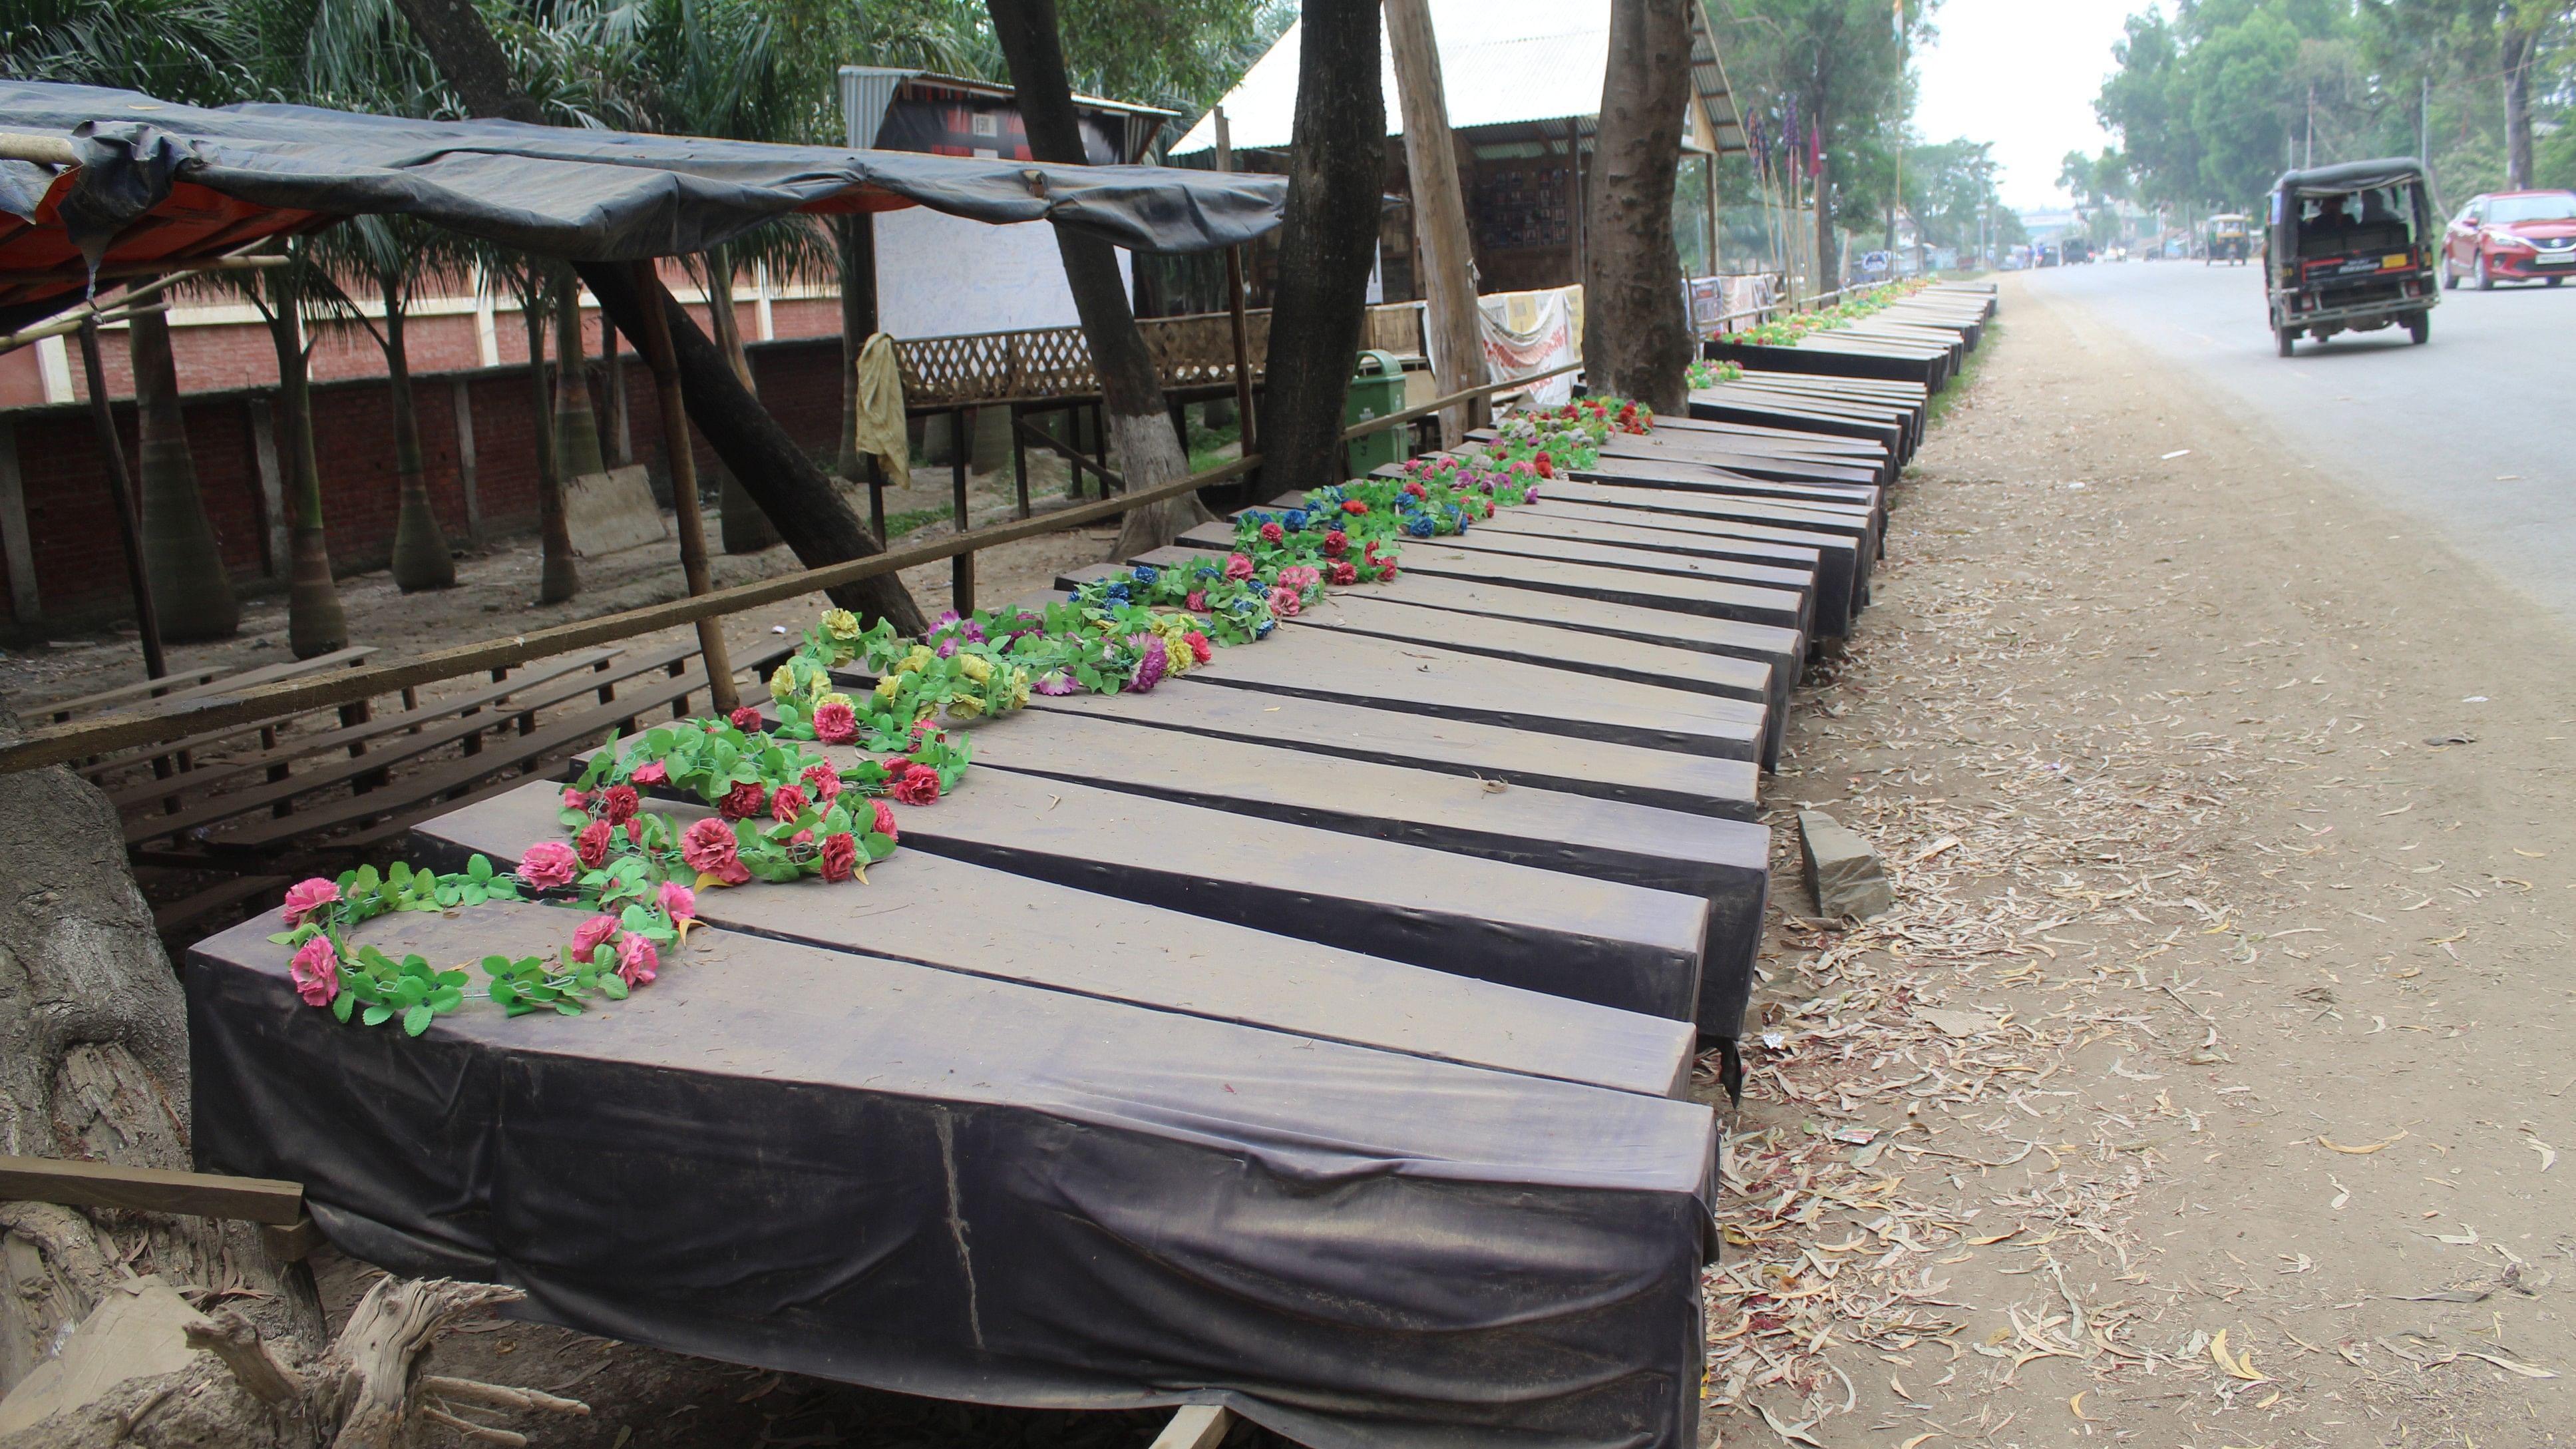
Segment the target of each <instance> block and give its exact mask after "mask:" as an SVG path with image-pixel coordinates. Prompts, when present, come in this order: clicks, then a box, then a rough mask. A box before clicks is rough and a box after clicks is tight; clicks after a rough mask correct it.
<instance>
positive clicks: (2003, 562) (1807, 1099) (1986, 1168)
mask: <svg viewBox="0 0 2576 1449" xmlns="http://www.w3.org/2000/svg"><path fill="white" fill-rule="evenodd" d="M2003 321H2004V327H2003V335H2002V337H2001V338H2000V339H1999V342H1998V345H1996V346H1995V347H1994V348H1993V349H1991V352H1990V355H1989V356H1988V358H1987V359H1986V360H1985V362H1984V365H1983V367H1982V369H1981V371H1980V373H1979V375H1978V376H1977V377H1976V379H1975V380H1974V382H1973V384H1972V386H1971V388H1970V389H1969V391H1968V392H1967V394H1966V396H1965V397H1964V399H1962V400H1961V401H1960V402H1959V403H1958V404H1956V406H1955V407H1954V409H1953V411H1952V414H1951V416H1950V418H1949V419H1948V420H1947V421H1946V423H1945V424H1944V425H1943V426H1942V427H1941V428H1940V429H1939V430H1938V431H1937V433H1936V434H1935V436H1934V438H1933V440H1932V442H1931V444H1930V445H1929V446H1928V447H1927V448H1926V449H1925V450H1924V452H1923V453H1922V455H1921V457H1920V458H1919V459H1918V461H1917V465H1916V469H1915V476H1914V478H1913V480H1912V482H1911V484H1910V486H1909V487H1908V488H1907V489H1906V490H1905V491H1904V494H1903V497H1902V500H1901V503H1900V509H1899V512H1898V513H1897V516H1896V519H1895V522H1894V525H1893V528H1892V531H1891V538H1890V542H1889V545H1888V555H1889V556H1888V559H1887V563H1886V566H1885V568H1884V571H1883V572H1882V573H1881V575H1880V579H1881V583H1880V588H1879V599H1878V607H1877V608H1875V609H1873V610H1871V611H1870V613H1869V614H1868V615H1867V617H1866V619H1865V622H1864V623H1863V625H1862V627H1861V630H1860V636H1861V637H1860V638H1859V639H1858V640H1856V641H1855V642H1854V645H1853V647H1852V649H1851V651H1850V652H1849V654H1848V655H1847V656H1846V657H1845V658H1843V659H1841V660H1840V661H1838V662H1837V663H1836V664H1835V665H1834V666H1833V667H1831V668H1830V669H1829V670H1825V671H1820V672H1819V674H1818V675H1817V677H1815V678H1813V679H1811V680H1810V681H1809V683H1810V685H1811V686H1813V687H1812V688H1811V689H1810V690H1807V691H1802V703H1803V704H1804V705H1805V706H1806V707H1804V708H1802V709H1801V710H1800V712H1799V714H1798V716H1797V718H1796V719H1795V720H1794V721H1793V723H1792V726H1791V736H1790V739H1791V747H1792V748H1791V754H1790V757H1789V759H1788V761H1787V763H1786V764H1785V765H1784V768H1783V770H1782V772H1781V775H1780V777H1779V779H1778V780H1777V782H1776V783H1775V785H1774V787H1773V790H1772V795H1771V798H1772V800H1773V802H1774V803H1775V805H1776V806H1777V807H1778V809H1777V812H1776V818H1777V819H1778V820H1779V822H1780V824H1781V829H1780V831H1779V832H1778V837H1777V838H1778V839H1779V842H1780V845H1781V853H1780V855H1779V856H1778V858H1777V864H1778V867H1779V875H1778V877H1777V880H1776V886H1775V892H1774V915H1775V923H1774V927H1773V930H1772V934H1771V937H1770V942H1769V946H1768V954H1767V956H1766V962H1765V965H1766V969H1767V970H1768V971H1769V973H1770V978H1769V981H1768V984H1767V986H1766V988H1765V990H1764V991H1763V993H1762V995H1761V998H1760V1001H1759V1004H1758V1011H1759V1012H1760V1014H1761V1016H1762V1025H1761V1031H1762V1033H1763V1035H1762V1037H1761V1039H1760V1042H1759V1044H1758V1045H1757V1046H1756V1047H1755V1049H1754V1050H1753V1052H1752V1053H1751V1057H1752V1061H1753V1070H1752V1080H1751V1085H1750V1087H1749V1089H1748V1092H1747V1094H1746V1098H1745V1102H1744V1105H1743V1108H1742V1110H1741V1111H1740V1112H1739V1113H1738V1114H1736V1115H1735V1116H1734V1118H1733V1120H1732V1132H1731V1134H1730V1140H1729V1160H1728V1163H1727V1189H1726V1191H1725V1194H1724V1197H1723V1200H1722V1214H1721V1215H1722V1219H1723V1223H1724V1227H1725V1236H1726V1240H1727V1247H1726V1259H1725V1261H1724V1262H1723V1263H1722V1264H1721V1265H1720V1266H1719V1267H1718V1268H1717V1269H1715V1270H1713V1271H1712V1272H1711V1274H1710V1275H1709V1284H1710V1288H1709V1306H1710V1312H1709V1333H1710V1337H1711V1341H1712V1350H1711V1356H1712V1362H1711V1371H1710V1376H1709V1383H1708V1390H1707V1392H1708V1394H1709V1396H1710V1400H1711V1404H1712V1412H1711V1413H1710V1414H1709V1415H1708V1416H1707V1418H1706V1420H1705V1424H1704V1436H1705V1437H1706V1438H1708V1440H1709V1441H1710V1442H1721V1441H1722V1442H1724V1443H1726V1444H1730V1445H1765V1444H1773V1443H1803V1444H1810V1445H1826V1446H1836V1449H1839V1446H1845V1445H1873V1446H1875V1445H1886V1446H1897V1449H1912V1446H1927V1445H1929V1446H1937V1445H1943V1444H1951V1443H1978V1444H1993V1445H2002V1446H2015V1445H2019V1446H2031V1445H2039V1444H2059V1443H2065V1442H2069V1441H2076V1440H2085V1439H2111V1440H2119V1441H2129V1442H2135V1443H2139V1444H2147V1445H2156V1446H2192V1449H2222V1446H2242V1449H2256V1446H2261V1449H2273V1446H2289V1445H2333V1446H2348V1445H2354V1446H2357V1445H2409V1446H2437V1449H2438V1446H2462V1449H2468V1446H2483V1449H2505V1446H2521V1445H2544V1444H2560V1443H2566V1442H2569V1441H2570V1439H2571V1437H2576V1400H2571V1396H2570V1392H2569V1387H2568V1381H2567V1380H2566V1379H2564V1378H2561V1377H2560V1375H2562V1374H2576V1335H2571V1329H2570V1324H2569V1322H2568V1319H2567V1317H2566V1314H2565V1311H2564V1308H2563V1303H2564V1300H2565V1298H2566V1295H2567V1294H2568V1292H2569V1291H2570V1289H2571V1287H2576V1262H2571V1255H2576V1223H2572V1222H2571V1221H2570V1219H2569V1217H2568V1213H2567V1207H2566V1198H2565V1196H2564V1194H2563V1190H2562V1189H2563V1180H2564V1179H2565V1178H2566V1177H2567V1174H2565V1173H2560V1172H2558V1171H2556V1168H2557V1167H2558V1166H2561V1165H2565V1166H2567V1167H2568V1168H2569V1170H2570V1172H2576V1162H2571V1163H2567V1164H2561V1163H2560V1162H2559V1161H2558V1159H2559V1156H2560V1148H2559V1147H2558V1146H2556V1145H2554V1144H2559V1143H2565V1144H2567V1145H2568V1146H2569V1147H2570V1148H2576V1132H2571V1128H2570V1126H2569V1123H2568V1120H2567V1119H2568V1110H2569V1108H2568V1103H2567V1100H2566V1098H2565V1097H2564V1096H2563V1095H2562V1094H2564V1093H2566V1092H2567V1091H2568V1090H2569V1088H2570V1087H2571V1086H2572V1085H2576V1053H2571V1051H2570V1050H2569V1048H2570V1036H2571V1033H2570V1030H2569V1027H2568V1024H2567V1019H2566V1018H2567V1002H2568V996H2569V983H2568V982H2567V980H2566V977H2565V956H2566V944H2567V941H2568V939H2569V938H2568V935H2567V933H2566V931H2565V930H2564V929H2562V922H2563V920H2564V919H2565V917H2566V915H2567V913H2568V906H2567V899H2568V898H2567V896H2566V892H2567V891H2568V890H2570V889H2576V870H2571V865H2576V828H2571V822H2570V819H2569V816H2568V813H2567V810H2566V808H2565V807H2566V801H2567V795H2568V789H2567V783H2566V781H2567V771H2568V768H2569V761H2570V755H2569V752H2568V751H2564V750H2553V749H2550V748H2548V746H2551V745H2556V744H2563V743H2567V742H2568V740H2569V738H2570V737H2571V736H2576V719H2571V718H2570V717H2571V716H2572V715H2576V708H2571V707H2570V706H2571V705H2572V704H2576V688H2571V686H2570V683H2569V680H2568V671H2567V668H2566V664H2567V661H2568V658H2569V654H2570V642H2571V641H2570V639H2569V637H2568V634H2567V632H2566V630H2565V628H2564V627H2563V626H2562V625H2560V624H2559V623H2557V622H2555V621H2554V620H2552V619H2550V618H2548V617H2546V616H2544V614H2543V613H2542V611H2540V610H2537V609H2534V608H2533V607H2532V606H2531V605H2530V603H2529V602H2528V601H2527V599H2526V598H2525V597H2524V596H2523V595H2522V594H2521V593H2519V592H2518V591H2517V590H2516V589H2515V588H2514V587H2513V585H2512V584H2511V582H2510V581H2508V580H2505V579H2501V578H2498V577H2496V576H2495V575H2493V574H2492V573H2490V572H2489V571H2488V570H2487V569H2486V568H2484V567H2483V566H2482V565H2481V564H2480V562H2479V561H2478V560H2477V559H2475V558H2472V557H2465V556H2462V555H2459V554H2456V553H2453V552H2451V551H2450V550H2448V549H2447V548H2445V547H2444V546H2442V545H2441V544H2440V543H2438V542H2437V541H2435V540H2434V539H2432V538H2431V537H2429V536H2428V535H2427V533H2426V532H2425V530H2423V529H2421V528H2419V527H2414V526H2411V525H2409V524H2407V523H2405V522H2403V521H2401V520H2399V519H2398V518H2396V517H2395V516H2393V515H2391V514H2389V513H2387V512H2386V511H2384V510H2383V509H2380V508H2378V507H2376V506H2374V505H2373V504H2371V503H2370V502H2369V501H2368V500H2367V499H2366V498H2365V497H2364V496H2363V495H2362V494H2361V493H2360V492H2359V491H2358V490H2357V489H2355V488H2353V487H2351V486H2348V485H2346V484H2344V483H2342V482H2339V481H2337V480H2336V479H2335V478H2333V477H2330V476H2327V475H2326V474H2325V473H2324V472H2323V471H2321V470H2320V469H2318V468H2316V467H2314V466H2312V464H2311V463H2310V462H2309V461H2308V460H2307V459H2304V458H2303V457H2301V456H2300V455H2299V454H2298V453H2297V452H2295V451H2293V450H2291V449H2289V448H2287V447H2286V446H2285V445H2284V444H2283V443H2282V442H2281V441H2280V440H2279V439H2277V438H2275V437H2273V436H2271V435H2269V434H2267V433H2265V432H2264V431H2262V430H2261V429H2260V428H2259V427H2256V426H2254V425H2252V424H2250V423H2248V422H2246V421H2244V418H2243V415H2242V414H2240V413H2239V412H2238V411H2237V410H2236V409H2235V408H2233V407H2232V406H2231V404H2230V402H2229V400H2228V399H2227V398H2225V397H2223V396H2214V395H2211V394H2210V393H2208V392H2206V391H2204V390H2203V389H2201V388H2200V387H2198V386H2196V385H2195V384H2194V383H2193V382H2192V380H2191V379H2189V378H2187V377H2184V376H2179V375H2177V374H2176V373H2175V372H2173V371H2172V370H2171V369H2170V368H2168V367H2167V366H2165V365H2164V364H2163V363H2162V362H2161V361H2160V360H2159V359H2157V358H2155V357H2153V356H2151V355H2149V354H2145V353H2143V352H2141V351H2140V350H2139V349H2138V348H2137V347H2136V346H2135V345H2134V344H2133V343H2131V342H2129V341H2128V340H2127V339H2126V337H2125V336H2124V334H2121V333H2119V332H2117V331H2115V330H2113V329H2111V328H2109V327H2107V326H2104V325H2102V324H2100V323H2099V322H2097V321H2096V320H2095V319H2094V318H2092V316H2091V315H2090V314H2088V313H2086V312H2085V311H2083V310H2081V308H2080V307H2078V306H2076V305H2073V304H2069V303H2065V302H2054V303H2052V302H2049V301H2047V300H2045V299H2043V298H2039V297H2036V296H2033V295H2032V294H2031V293H2030V292H2028V291H2027V290H2025V289H2023V288H2021V287H2019V286H2017V285H2016V284H2015V282H2013V281H2011V280H2007V281H2006V282H2005V284H2004V314H2003ZM2185 449H2188V450H2189V451H2188V452H2187V453H2183V452H2182V451H2181V450H2185ZM2177 454H2178V456H2168V455H2177ZM1800 803H1809V804H1814V805H1819V806H1822V807H1824V808H1826V809H1828V810H1830V811H1832V812H1834V813H1836V814H1837V815H1838V816H1839V817H1840V818H1841V819H1842V820H1843V821H1844V822H1845V823H1846V824H1849V825H1853V826H1855V827H1857V828H1859V829H1860V830H1862V831H1863V832H1865V833H1866V834H1868V835H1869V836H1871V837H1872V838H1873V839H1874V840H1875V842H1876V843H1877V844H1878V846H1879V847H1880V849H1881V850H1882V851H1884V852H1885V853H1886V855H1887V856H1888V857H1889V859H1890V861H1891V864H1892V869H1893V871H1894V873H1895V875H1896V878H1897V883H1898V895H1899V906H1898V908H1897V910H1896V911H1895V912H1894V913H1892V914H1890V915H1887V916H1884V917H1881V918H1879V919H1878V920H1875V921H1873V922H1870V923H1868V925H1866V926H1865V927H1863V928H1860V929H1856V930H1851V931H1841V930H1836V929H1831V928H1821V929H1820V928H1815V927H1817V926H1818V925H1819V923H1812V922H1805V921H1801V920H1799V919H1796V918H1795V914H1796V913H1798V912H1803V911H1807V910H1810V909H1812V903H1811V902H1810V900H1809V898H1808V897H1807V895H1806V892H1805V891H1804V889H1803V887H1802V886H1801V885H1800V884H1799V883H1798V881H1797V875H1796V871H1797V857H1796V853H1795V846H1794V836H1793V832H1794V826H1793V824H1792V823H1791V821H1790V814H1791V812H1792V811H1793V810H1794V808H1795V807H1796V805H1798V804H1800ZM1784 913H1785V914H1784Z"/></svg>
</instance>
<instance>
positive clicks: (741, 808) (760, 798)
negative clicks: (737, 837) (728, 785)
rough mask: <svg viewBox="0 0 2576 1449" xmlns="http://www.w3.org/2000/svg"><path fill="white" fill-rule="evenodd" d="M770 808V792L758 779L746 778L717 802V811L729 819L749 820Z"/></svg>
mask: <svg viewBox="0 0 2576 1449" xmlns="http://www.w3.org/2000/svg"><path fill="white" fill-rule="evenodd" d="M768 808H769V792H768V791H767V790H764V789H762V788H761V787H760V782H759V781H757V780H745V781H743V782H742V783H741V784H738V785H736V786H734V787H733V788H732V789H731V790H729V791H727V792H726V793H725V797H724V798H723V799H722V800H719V801H717V802H716V813H717V814H719V815H722V816H723V817H724V818H726V819H727V820H749V819H750V818H751V817H753V816H754V815H758V814H760V813H761V812H763V811H765V810H767V809H768Z"/></svg>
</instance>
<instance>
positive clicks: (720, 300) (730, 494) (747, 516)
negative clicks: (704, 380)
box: [705, 247, 778, 553]
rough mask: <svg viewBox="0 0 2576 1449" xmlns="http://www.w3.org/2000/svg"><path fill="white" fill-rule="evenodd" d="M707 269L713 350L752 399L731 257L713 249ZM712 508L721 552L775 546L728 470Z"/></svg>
mask: <svg viewBox="0 0 2576 1449" xmlns="http://www.w3.org/2000/svg"><path fill="white" fill-rule="evenodd" d="M705 261H706V267H707V320H708V321H710V322H712V323H714V324H715V334H716V346H718V347H720V348H723V349H724V354H725V357H726V359H727V360H728V361H730V362H731V363H732V364H733V375H734V377H735V378H736V379H738V380H739V381H740V382H741V383H742V390H743V391H744V392H747V393H750V394H751V395H752V396H753V397H755V398H757V397H758V396H760V388H759V386H758V384H756V383H755V382H754V381H753V379H752V376H751V354H750V353H748V352H745V351H743V347H742V318H741V317H740V316H739V315H737V314H736V313H735V311H734V309H733V254H732V253H731V252H728V251H726V250H725V249H724V248H723V247H717V248H715V249H713V250H711V251H709V252H707V253H706V254H705ZM716 472H717V483H716V498H717V504H716V506H717V507H718V508H719V509H721V510H722V519H723V527H724V551H725V552H727V553H758V552H760V551H761V550H762V549H765V548H774V547H776V546H777V544H778V529H777V526H776V525H774V524H772V523H771V522H770V521H769V515H768V514H766V513H763V512H761V511H760V505H759V504H758V503H755V502H753V501H752V497H751V494H750V492H749V491H748V490H746V489H745V488H744V487H743V486H742V483H741V481H740V480H739V479H737V478H735V477H734V472H733V470H732V469H731V468H725V467H719V468H718V469H717V470H716Z"/></svg>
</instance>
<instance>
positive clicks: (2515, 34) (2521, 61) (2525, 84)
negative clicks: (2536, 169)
mask: <svg viewBox="0 0 2576 1449" xmlns="http://www.w3.org/2000/svg"><path fill="white" fill-rule="evenodd" d="M2539 51H2540V37H2539V36H2538V35H2537V34H2536V33H2534V32H2532V31H2530V30H2526V29H2524V28H2523V27H2522V26H2520V25H2518V24H2515V23H2513V22H2512V21H2511V20H2508V21H2507V22H2506V24H2505V28H2504V56H2503V59H2504V184H2505V187H2506V189H2507V190H2511V191H2528V190H2530V189H2531V63H2532V61H2533V60H2534V59H2536V58H2537V57H2538V55H2539Z"/></svg>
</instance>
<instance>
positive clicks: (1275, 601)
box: [1270, 589, 1306, 619]
mask: <svg viewBox="0 0 2576 1449" xmlns="http://www.w3.org/2000/svg"><path fill="white" fill-rule="evenodd" d="M1305 607H1306V606H1305V604H1304V603H1303V602H1301V601H1300V600H1299V599H1298V597H1297V591H1296V590H1295V589H1272V590H1271V591H1270V612H1271V613H1273V614H1276V615H1278V616H1279V617H1280V618H1282V619H1294V618H1296V617H1297V615H1298V613H1299V612H1300V611H1302V610H1303V609H1304V608H1305Z"/></svg>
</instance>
